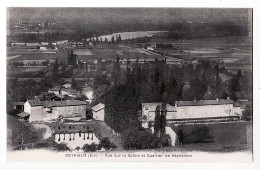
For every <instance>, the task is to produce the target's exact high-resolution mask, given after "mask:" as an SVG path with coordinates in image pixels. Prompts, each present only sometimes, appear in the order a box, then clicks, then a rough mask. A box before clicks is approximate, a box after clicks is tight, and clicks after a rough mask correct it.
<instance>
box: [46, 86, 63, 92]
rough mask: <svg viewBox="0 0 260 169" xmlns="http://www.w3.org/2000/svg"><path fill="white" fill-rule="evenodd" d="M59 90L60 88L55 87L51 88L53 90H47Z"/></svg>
mask: <svg viewBox="0 0 260 169" xmlns="http://www.w3.org/2000/svg"><path fill="white" fill-rule="evenodd" d="M60 88H61V87H58V86H56V87H53V88H51V89H49V91H59V90H60Z"/></svg>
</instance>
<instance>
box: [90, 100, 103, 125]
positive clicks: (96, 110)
mask: <svg viewBox="0 0 260 169" xmlns="http://www.w3.org/2000/svg"><path fill="white" fill-rule="evenodd" d="M92 114H93V118H94V119H96V120H100V121H104V120H105V105H104V104H103V103H99V104H97V105H95V106H94V107H92Z"/></svg>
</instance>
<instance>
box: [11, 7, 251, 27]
mask: <svg viewBox="0 0 260 169" xmlns="http://www.w3.org/2000/svg"><path fill="white" fill-rule="evenodd" d="M249 15H251V9H246V8H244V9H238V8H7V19H10V18H11V19H15V20H29V21H37V20H54V21H67V22H70V21H72V20H75V19H79V20H82V21H86V22H87V21H99V22H104V21H106V20H107V19H110V20H111V19H112V20H113V19H114V20H120V21H125V22H128V21H130V22H131V21H133V20H140V19H141V20H145V21H146V20H149V21H153V22H158V21H161V22H175V21H190V22H223V21H225V22H233V23H236V24H240V23H244V22H247V21H248V17H249ZM249 20H251V18H250V17H249Z"/></svg>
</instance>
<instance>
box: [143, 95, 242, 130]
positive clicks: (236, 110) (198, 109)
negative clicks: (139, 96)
mask: <svg viewBox="0 0 260 169" xmlns="http://www.w3.org/2000/svg"><path fill="white" fill-rule="evenodd" d="M245 104H246V103H245V102H242V101H241V102H234V101H232V100H229V99H227V100H223V99H216V100H199V101H196V100H194V101H176V102H175V105H174V106H171V105H169V104H167V105H166V110H167V113H166V120H167V121H172V122H176V121H183V122H202V121H210V120H219V119H221V120H228V119H240V118H241V116H242V112H243V111H244V109H245V106H244V105H245ZM157 106H159V107H162V103H142V118H141V119H142V126H143V127H145V128H147V127H148V123H149V121H151V122H154V119H155V110H156V107H157Z"/></svg>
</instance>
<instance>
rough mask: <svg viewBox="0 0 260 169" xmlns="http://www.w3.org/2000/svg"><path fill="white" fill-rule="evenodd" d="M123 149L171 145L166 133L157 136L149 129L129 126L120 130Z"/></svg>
mask: <svg viewBox="0 0 260 169" xmlns="http://www.w3.org/2000/svg"><path fill="white" fill-rule="evenodd" d="M121 137H122V138H121V140H122V144H123V147H124V149H126V150H131V149H154V148H159V147H166V146H170V145H171V139H170V137H169V136H168V135H163V136H161V137H157V136H156V135H154V134H152V133H151V132H150V131H146V130H143V129H140V130H139V129H133V128H130V129H128V130H125V131H123V132H122V136H121Z"/></svg>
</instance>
